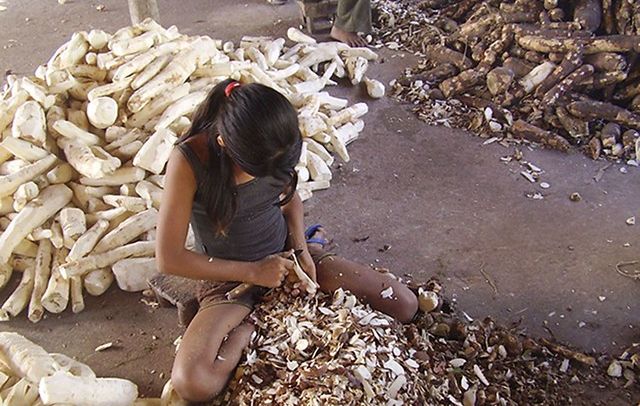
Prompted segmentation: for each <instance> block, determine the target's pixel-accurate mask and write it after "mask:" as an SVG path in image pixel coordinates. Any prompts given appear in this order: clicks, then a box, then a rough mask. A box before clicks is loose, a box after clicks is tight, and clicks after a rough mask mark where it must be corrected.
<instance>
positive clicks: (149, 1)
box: [128, 0, 160, 24]
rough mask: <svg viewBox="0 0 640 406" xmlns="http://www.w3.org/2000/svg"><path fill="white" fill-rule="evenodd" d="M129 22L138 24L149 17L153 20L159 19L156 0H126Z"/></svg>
mask: <svg viewBox="0 0 640 406" xmlns="http://www.w3.org/2000/svg"><path fill="white" fill-rule="evenodd" d="M128 1H129V15H130V16H131V24H138V23H139V22H141V21H143V20H144V19H145V18H149V17H151V18H152V19H154V20H155V21H158V20H159V19H160V12H159V11H158V2H157V0H128Z"/></svg>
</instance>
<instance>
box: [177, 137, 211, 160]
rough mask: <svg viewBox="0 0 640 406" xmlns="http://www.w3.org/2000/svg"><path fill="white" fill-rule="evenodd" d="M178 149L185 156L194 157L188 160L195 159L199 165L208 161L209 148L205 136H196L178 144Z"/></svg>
mask: <svg viewBox="0 0 640 406" xmlns="http://www.w3.org/2000/svg"><path fill="white" fill-rule="evenodd" d="M178 147H179V148H180V149H181V150H182V151H183V152H185V153H186V154H189V155H191V154H193V155H195V157H194V156H191V157H188V158H190V159H191V158H197V159H198V161H200V163H201V164H203V165H204V164H205V163H206V162H207V161H208V160H209V147H208V143H207V135H206V134H198V135H194V136H193V137H190V138H188V139H186V140H184V141H181V142H180V143H179V144H178Z"/></svg>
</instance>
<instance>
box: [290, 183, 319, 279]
mask: <svg viewBox="0 0 640 406" xmlns="http://www.w3.org/2000/svg"><path fill="white" fill-rule="evenodd" d="M282 214H284V218H285V220H286V221H287V228H288V230H289V237H288V238H287V247H288V248H291V249H294V250H304V251H303V252H302V254H300V255H299V257H298V258H299V260H300V265H302V268H303V269H304V271H305V273H306V274H307V275H309V277H310V278H311V279H313V280H314V281H315V280H316V267H315V264H314V263H313V260H312V258H311V254H309V249H308V248H307V240H306V238H305V236H304V206H303V204H302V200H301V199H300V195H298V192H295V193H294V194H293V198H292V199H291V201H289V203H287V204H285V205H284V206H282Z"/></svg>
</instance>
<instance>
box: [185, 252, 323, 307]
mask: <svg viewBox="0 0 640 406" xmlns="http://www.w3.org/2000/svg"><path fill="white" fill-rule="evenodd" d="M334 256H335V254H334V253H332V252H325V253H323V254H320V255H312V258H313V262H315V264H316V265H320V263H321V262H322V261H324V260H332V259H331V257H334ZM240 284H241V283H240V282H210V281H200V282H199V283H198V290H197V292H196V297H197V298H198V304H199V305H200V310H202V309H206V308H207V307H211V306H216V305H219V304H239V305H242V306H246V307H248V308H249V309H251V310H253V307H254V306H255V305H256V303H258V302H260V301H262V297H263V296H264V295H265V294H266V293H267V292H268V291H269V289H268V288H265V287H262V286H253V287H252V288H251V289H249V290H248V291H246V292H245V293H243V294H242V295H240V296H238V297H235V298H233V299H229V298H227V293H229V292H230V291H231V290H233V289H234V288H236V287H237V286H238V285H240Z"/></svg>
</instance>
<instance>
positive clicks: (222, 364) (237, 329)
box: [171, 304, 254, 402]
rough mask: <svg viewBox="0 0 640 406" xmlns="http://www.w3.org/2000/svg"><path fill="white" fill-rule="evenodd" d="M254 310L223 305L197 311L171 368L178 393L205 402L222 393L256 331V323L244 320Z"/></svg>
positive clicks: (174, 385) (172, 380)
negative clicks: (252, 323)
mask: <svg viewBox="0 0 640 406" xmlns="http://www.w3.org/2000/svg"><path fill="white" fill-rule="evenodd" d="M250 311H251V310H250V309H249V308H248V307H246V306H242V305H238V304H219V305H216V306H212V307H208V308H205V309H203V310H201V311H199V312H198V314H196V317H195V318H194V319H193V320H192V321H191V324H189V327H188V328H187V331H186V332H185V334H184V336H183V337H182V342H181V343H180V349H179V350H178V354H177V355H176V359H175V361H174V363H173V370H172V371H171V383H172V385H173V387H174V389H175V391H176V392H177V393H178V395H180V396H181V397H182V398H183V399H185V400H188V401H191V402H204V401H208V400H211V399H213V398H214V397H215V396H216V395H218V394H219V393H220V392H222V390H223V389H224V387H225V386H226V385H227V382H228V381H229V378H230V377H231V374H232V373H233V371H234V369H235V368H236V366H237V365H238V362H239V361H240V357H241V356H242V350H244V348H245V347H246V346H247V345H249V340H250V338H251V334H252V333H253V331H254V327H253V325H251V324H249V323H246V322H245V323H243V322H242V321H243V320H244V319H245V317H247V315H248V314H249V313H250Z"/></svg>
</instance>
